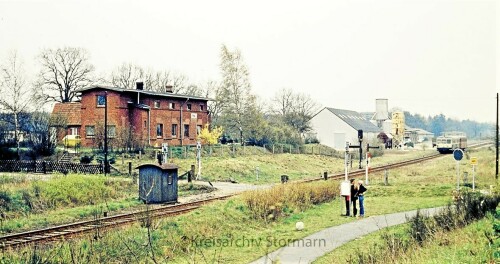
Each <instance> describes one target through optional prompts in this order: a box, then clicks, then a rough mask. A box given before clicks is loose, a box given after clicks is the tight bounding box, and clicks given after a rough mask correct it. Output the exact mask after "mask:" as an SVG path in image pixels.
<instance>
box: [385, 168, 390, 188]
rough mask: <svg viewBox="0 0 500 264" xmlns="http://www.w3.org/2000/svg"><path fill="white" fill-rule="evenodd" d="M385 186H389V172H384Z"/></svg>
mask: <svg viewBox="0 0 500 264" xmlns="http://www.w3.org/2000/svg"><path fill="white" fill-rule="evenodd" d="M384 185H389V172H388V171H387V170H385V172H384Z"/></svg>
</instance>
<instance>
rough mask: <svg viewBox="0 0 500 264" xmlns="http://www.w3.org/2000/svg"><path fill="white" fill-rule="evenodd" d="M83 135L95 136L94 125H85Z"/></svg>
mask: <svg viewBox="0 0 500 264" xmlns="http://www.w3.org/2000/svg"><path fill="white" fill-rule="evenodd" d="M85 136H86V137H88V138H93V137H94V136H95V127H94V126H85Z"/></svg>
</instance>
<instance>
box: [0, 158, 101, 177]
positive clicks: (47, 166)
mask: <svg viewBox="0 0 500 264" xmlns="http://www.w3.org/2000/svg"><path fill="white" fill-rule="evenodd" d="M0 171H2V172H33V173H52V172H54V171H57V172H60V173H64V174H66V173H69V172H72V173H89V174H102V173H104V168H103V166H102V165H96V164H80V163H69V162H54V161H42V160H30V161H24V160H21V161H19V160H0Z"/></svg>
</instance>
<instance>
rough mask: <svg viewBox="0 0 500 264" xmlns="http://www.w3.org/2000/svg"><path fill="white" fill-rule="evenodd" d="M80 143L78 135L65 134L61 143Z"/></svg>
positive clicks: (78, 144) (70, 145)
mask: <svg viewBox="0 0 500 264" xmlns="http://www.w3.org/2000/svg"><path fill="white" fill-rule="evenodd" d="M81 143H82V139H81V137H80V136H79V135H66V136H64V138H63V144H64V146H65V147H67V148H69V147H79V146H80V144H81Z"/></svg>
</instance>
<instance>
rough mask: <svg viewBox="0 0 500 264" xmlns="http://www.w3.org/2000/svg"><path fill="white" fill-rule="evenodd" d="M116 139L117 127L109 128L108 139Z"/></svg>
mask: <svg viewBox="0 0 500 264" xmlns="http://www.w3.org/2000/svg"><path fill="white" fill-rule="evenodd" d="M114 137H116V126H108V138H114Z"/></svg>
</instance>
